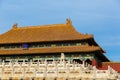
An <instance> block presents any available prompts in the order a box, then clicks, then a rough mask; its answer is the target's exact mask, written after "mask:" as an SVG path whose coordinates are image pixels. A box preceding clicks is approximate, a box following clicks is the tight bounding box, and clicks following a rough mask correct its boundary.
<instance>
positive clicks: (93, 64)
mask: <svg viewBox="0 0 120 80" xmlns="http://www.w3.org/2000/svg"><path fill="white" fill-rule="evenodd" d="M92 66H96V67H98V63H97V61H96V60H95V59H92Z"/></svg>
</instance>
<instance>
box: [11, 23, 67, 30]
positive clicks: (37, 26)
mask: <svg viewBox="0 0 120 80" xmlns="http://www.w3.org/2000/svg"><path fill="white" fill-rule="evenodd" d="M65 25H67V24H48V25H36V26H23V27H15V28H14V27H13V28H12V29H14V30H17V29H29V28H30V29H33V28H45V27H47V28H48V27H60V26H61V27H62V26H65Z"/></svg>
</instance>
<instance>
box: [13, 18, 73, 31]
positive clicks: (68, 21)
mask: <svg viewBox="0 0 120 80" xmlns="http://www.w3.org/2000/svg"><path fill="white" fill-rule="evenodd" d="M66 25H67V26H69V25H72V21H71V20H70V19H68V18H67V19H66V23H61V24H47V25H37V26H23V27H18V24H17V23H15V24H14V25H13V28H12V29H14V30H16V29H28V28H32V29H33V28H42V27H60V26H61V27H62V26H66Z"/></svg>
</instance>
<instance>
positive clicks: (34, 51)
mask: <svg viewBox="0 0 120 80" xmlns="http://www.w3.org/2000/svg"><path fill="white" fill-rule="evenodd" d="M99 50H101V48H100V47H97V46H64V47H63V46H62V47H49V48H48V47H46V48H28V49H23V48H21V49H2V50H0V55H6V54H7V55H12V54H13V55H17V54H18V55H19V54H43V53H44V54H46V53H61V52H93V51H99Z"/></svg>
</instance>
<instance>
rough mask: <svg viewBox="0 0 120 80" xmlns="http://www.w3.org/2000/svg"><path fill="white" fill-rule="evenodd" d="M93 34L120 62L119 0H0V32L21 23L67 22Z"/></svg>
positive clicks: (80, 30)
mask: <svg viewBox="0 0 120 80" xmlns="http://www.w3.org/2000/svg"><path fill="white" fill-rule="evenodd" d="M66 18H70V19H71V20H72V23H73V26H74V27H75V28H76V30H77V31H79V32H81V33H88V34H94V39H95V40H96V42H97V43H98V44H99V45H100V46H101V47H102V48H103V49H104V50H106V54H105V55H106V56H107V57H108V58H109V59H110V60H112V61H119V62H120V0H0V34H2V33H4V32H6V31H8V30H10V29H11V28H12V25H13V24H14V23H18V26H20V27H21V26H32V25H44V24H56V23H65V21H66Z"/></svg>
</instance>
